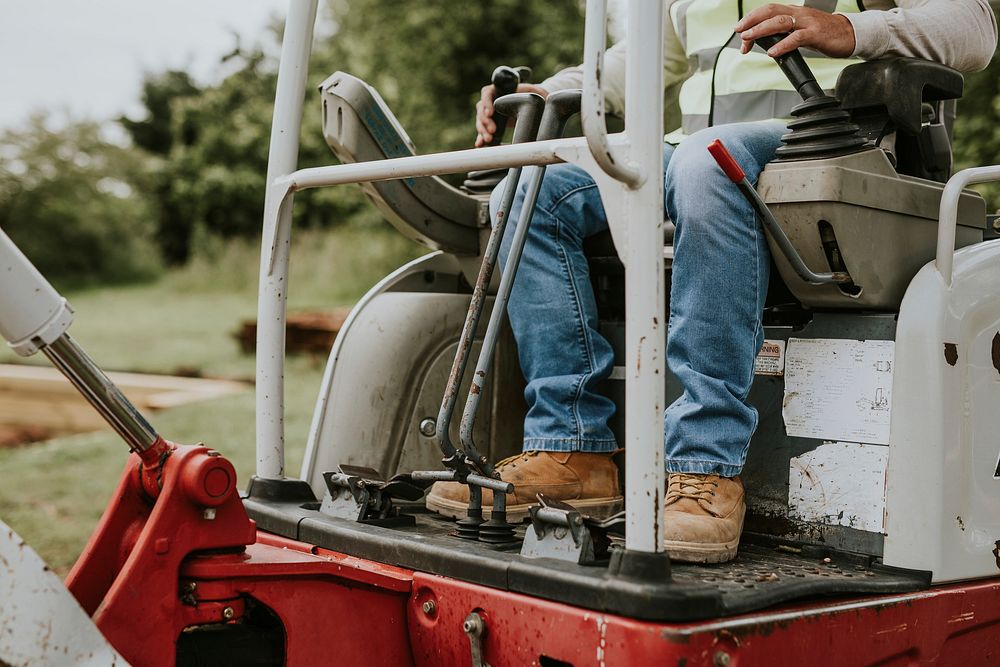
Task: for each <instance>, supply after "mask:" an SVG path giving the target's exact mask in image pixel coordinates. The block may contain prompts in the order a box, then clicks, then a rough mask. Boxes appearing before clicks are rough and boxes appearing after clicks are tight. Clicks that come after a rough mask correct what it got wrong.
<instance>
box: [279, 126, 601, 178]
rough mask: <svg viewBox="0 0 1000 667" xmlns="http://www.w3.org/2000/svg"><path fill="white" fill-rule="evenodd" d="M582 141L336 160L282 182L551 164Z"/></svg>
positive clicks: (293, 175) (290, 176)
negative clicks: (557, 155) (372, 159)
mask: <svg viewBox="0 0 1000 667" xmlns="http://www.w3.org/2000/svg"><path fill="white" fill-rule="evenodd" d="M615 136H616V137H618V136H619V135H615ZM583 142H584V139H582V138H580V137H574V138H569V139H550V140H548V141H534V142H529V143H523V144H508V145H506V146H491V147H489V148H469V149H466V150H461V151H452V152H450V153H431V154H428V155H410V156H406V157H397V158H389V159H387V160H375V161H373V162H353V163H350V164H335V165H330V166H328V167H313V168H310V169H300V170H299V171H296V172H295V173H293V174H291V175H289V176H288V177H287V178H286V179H284V180H283V181H282V183H284V184H285V185H286V186H287V187H289V188H291V189H293V190H306V189H308V188H316V187H321V186H326V185H342V184H345V183H364V182H366V181H391V180H393V179H399V178H411V177H417V176H432V175H435V174H455V173H459V172H463V171H472V170H476V169H493V168H496V169H500V168H510V167H520V166H524V165H529V164H534V165H542V164H552V163H554V162H560V161H561V160H560V158H558V157H556V151H558V150H559V149H560V148H563V147H565V146H572V145H574V144H582V143H583Z"/></svg>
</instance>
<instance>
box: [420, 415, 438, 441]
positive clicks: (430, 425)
mask: <svg viewBox="0 0 1000 667" xmlns="http://www.w3.org/2000/svg"><path fill="white" fill-rule="evenodd" d="M420 433H421V435H425V436H427V437H428V438H431V437H434V434H435V433H437V422H436V421H435V420H433V419H431V418H430V417H425V418H424V419H421V420H420Z"/></svg>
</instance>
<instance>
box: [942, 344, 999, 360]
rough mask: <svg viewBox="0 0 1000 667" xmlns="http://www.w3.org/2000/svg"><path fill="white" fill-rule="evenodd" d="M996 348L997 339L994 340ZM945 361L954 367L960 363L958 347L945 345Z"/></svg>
mask: <svg viewBox="0 0 1000 667" xmlns="http://www.w3.org/2000/svg"><path fill="white" fill-rule="evenodd" d="M995 347H996V339H994V349H995ZM944 360H945V361H947V362H948V365H949V366H954V365H955V364H956V363H958V346H957V345H955V344H954V343H945V344H944Z"/></svg>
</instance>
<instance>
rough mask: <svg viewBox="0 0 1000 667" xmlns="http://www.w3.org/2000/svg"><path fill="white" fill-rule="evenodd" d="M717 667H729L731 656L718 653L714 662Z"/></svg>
mask: <svg viewBox="0 0 1000 667" xmlns="http://www.w3.org/2000/svg"><path fill="white" fill-rule="evenodd" d="M712 663H713V664H714V666H715V667H727V666H728V665H729V654H728V653H726V652H725V651H718V652H716V654H715V657H714V658H713V660H712Z"/></svg>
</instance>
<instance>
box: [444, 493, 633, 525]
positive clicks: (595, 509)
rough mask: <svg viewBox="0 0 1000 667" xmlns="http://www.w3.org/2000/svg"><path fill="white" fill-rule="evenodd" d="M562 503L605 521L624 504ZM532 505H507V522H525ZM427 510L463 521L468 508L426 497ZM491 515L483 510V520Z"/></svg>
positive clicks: (592, 500)
mask: <svg viewBox="0 0 1000 667" xmlns="http://www.w3.org/2000/svg"><path fill="white" fill-rule="evenodd" d="M564 502H566V503H567V504H569V505H572V506H573V507H574V508H576V509H577V510H579V511H580V513H581V514H586V515H589V516H592V517H594V518H596V519H605V518H607V517H609V516H611V515H612V514H614V513H616V512H620V511H621V510H622V507H624V504H625V503H624V498H623V497H622V496H617V497H613V498H586V499H583V500H566V501H564ZM534 504H536V503H531V504H523V505H508V506H507V521H509V522H510V523H521V522H522V521H525V520H526V519H528V517H529V516H530V515H529V513H528V508H529V507H531V505H534ZM427 509H429V510H433V511H435V512H437V513H438V514H441V515H442V516H446V517H449V518H452V519H464V518H465V517H466V516H468V513H469V506H468V505H467V504H465V503H462V502H458V501H455V500H448V499H447V498H436V497H434V496H427ZM491 514H493V507H492V506H489V507H484V508H483V518H484V519H487V520H488V519H489V518H490V515H491Z"/></svg>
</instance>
